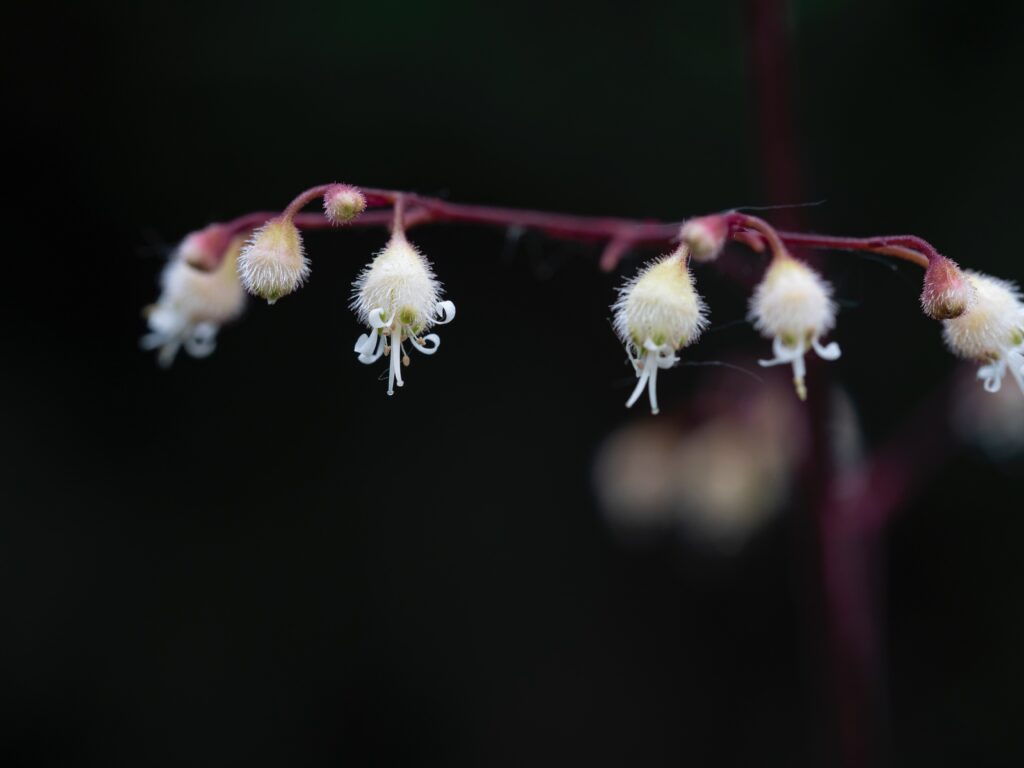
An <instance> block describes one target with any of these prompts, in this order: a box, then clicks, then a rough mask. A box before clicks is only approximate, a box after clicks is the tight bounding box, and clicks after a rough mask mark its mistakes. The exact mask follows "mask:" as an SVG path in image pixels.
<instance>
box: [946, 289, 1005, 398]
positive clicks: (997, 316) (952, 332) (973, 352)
mask: <svg viewBox="0 0 1024 768" xmlns="http://www.w3.org/2000/svg"><path fill="white" fill-rule="evenodd" d="M966 275H967V279H968V280H969V281H970V282H971V284H972V285H973V286H974V289H975V299H974V302H973V304H972V305H971V307H970V308H969V309H968V310H967V311H966V312H964V313H963V314H962V315H960V316H959V317H955V318H953V319H951V320H944V321H943V322H942V326H943V337H944V338H945V340H946V345H947V346H948V347H949V349H950V350H951V351H952V352H953V353H954V354H955V355H958V356H959V357H963V358H966V359H968V360H977V361H979V362H982V363H984V365H982V366H981V368H979V369H978V378H979V379H982V380H983V381H984V382H985V390H986V391H988V392H998V391H999V389H1000V387H1002V385H1003V377H1004V376H1006V373H1007V371H1009V373H1010V375H1011V376H1013V378H1014V379H1015V380H1016V382H1017V385H1018V386H1019V387H1020V389H1021V392H1024V303H1022V302H1021V294H1020V290H1019V289H1018V288H1017V286H1016V285H1014V284H1013V283H1010V282H1007V281H1006V280H1000V279H998V278H995V277H990V276H989V275H985V274H982V273H981V272H972V271H967V272H966Z"/></svg>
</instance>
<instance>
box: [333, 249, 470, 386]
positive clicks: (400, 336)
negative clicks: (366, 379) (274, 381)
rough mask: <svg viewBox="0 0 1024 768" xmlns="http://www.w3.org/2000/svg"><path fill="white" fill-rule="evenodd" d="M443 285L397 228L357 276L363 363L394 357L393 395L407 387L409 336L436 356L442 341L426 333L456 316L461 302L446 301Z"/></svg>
mask: <svg viewBox="0 0 1024 768" xmlns="http://www.w3.org/2000/svg"><path fill="white" fill-rule="evenodd" d="M440 295H441V284H440V283H439V282H438V280H437V278H436V277H435V276H434V271H433V270H432V269H431V267H430V262H428V261H427V260H426V259H425V258H424V257H423V255H422V254H421V253H420V252H419V251H417V250H416V248H415V247H414V246H413V245H412V244H411V243H410V242H409V241H408V240H406V239H405V235H404V234H403V233H401V232H396V233H395V234H393V235H392V236H391V240H389V241H388V244H387V245H386V246H385V247H384V250H382V251H381V252H380V253H378V254H377V256H376V257H374V259H373V261H372V262H371V263H370V265H369V266H368V267H366V269H364V270H363V272H362V273H361V274H360V275H359V277H358V278H356V281H355V283H354V285H353V292H352V305H351V306H352V310H353V311H354V312H355V313H356V315H358V317H359V320H360V321H361V322H363V323H365V324H366V326H367V327H368V328H369V333H364V334H362V335H361V336H360V337H359V338H358V339H357V340H356V345H355V352H357V353H358V355H359V362H361V363H364V364H366V365H370V364H371V363H375V362H376V361H377V360H379V359H380V358H381V356H385V355H386V356H389V357H390V364H389V369H388V394H389V395H393V394H394V393H395V384H396V383H397V384H398V386H400V387H401V386H402V385H403V384H404V383H405V382H403V381H402V365H406V366H407V365H409V356H408V355H407V354H406V352H405V342H406V341H408V342H409V344H410V345H412V346H413V347H414V348H415V349H416V350H418V351H420V352H422V353H423V354H425V355H432V354H434V353H435V352H436V351H437V348H438V347H439V346H440V344H441V339H440V337H439V336H438V335H437V334H436V333H428V334H426V335H424V331H427V330H429V329H430V328H431V327H432V326H434V325H444V324H445V323H449V322H451V321H452V320H453V319H454V317H455V305H454V304H453V303H452V302H450V301H441V300H440Z"/></svg>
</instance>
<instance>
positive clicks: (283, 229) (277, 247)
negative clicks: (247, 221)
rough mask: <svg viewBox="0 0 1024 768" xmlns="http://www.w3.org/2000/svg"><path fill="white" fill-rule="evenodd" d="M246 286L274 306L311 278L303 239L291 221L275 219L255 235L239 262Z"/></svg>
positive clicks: (283, 218) (250, 291)
mask: <svg viewBox="0 0 1024 768" xmlns="http://www.w3.org/2000/svg"><path fill="white" fill-rule="evenodd" d="M238 273H239V275H241V277H242V285H244V286H245V290H247V291H248V292H249V293H251V294H252V295H253V296H258V297H259V298H261V299H266V300H267V303H268V304H273V303H274V302H275V301H277V300H278V299H280V298H281V297H282V296H287V295H288V294H289V293H291V292H292V291H294V290H296V289H298V288H299V287H300V286H301V285H302V283H303V282H305V280H306V278H307V277H309V259H307V258H306V254H305V251H304V249H303V246H302V235H300V234H299V230H298V229H297V228H296V226H295V224H293V223H292V220H291V219H290V218H287V217H285V216H279V217H278V218H275V219H271V220H270V221H268V222H267V223H266V224H264V225H263V226H262V227H260V228H259V229H257V230H256V231H255V232H253V233H252V238H251V239H250V240H249V242H247V243H246V244H245V248H244V249H243V250H242V255H241V256H240V257H239V259H238Z"/></svg>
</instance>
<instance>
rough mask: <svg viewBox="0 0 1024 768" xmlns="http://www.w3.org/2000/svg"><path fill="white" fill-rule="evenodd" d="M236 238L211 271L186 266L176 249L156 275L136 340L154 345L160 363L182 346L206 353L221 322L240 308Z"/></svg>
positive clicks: (193, 353) (165, 362)
mask: <svg viewBox="0 0 1024 768" xmlns="http://www.w3.org/2000/svg"><path fill="white" fill-rule="evenodd" d="M241 247H242V240H241V239H240V238H239V239H236V240H235V241H233V242H232V243H231V245H229V246H228V249H227V252H226V253H225V254H224V258H223V260H222V261H221V263H220V266H218V267H217V268H216V269H214V270H213V271H212V272H202V271H200V270H198V269H196V268H195V267H192V266H190V265H189V264H188V263H187V262H186V261H185V259H184V257H183V256H182V254H181V253H180V252H179V253H178V254H176V255H175V257H174V258H173V259H172V260H171V261H170V262H169V263H168V264H167V266H166V267H165V268H164V271H163V274H162V275H161V276H160V286H161V293H160V298H159V300H158V301H157V303H156V304H153V305H152V306H150V307H147V308H146V320H147V323H148V325H149V331H150V332H149V333H147V334H146V335H145V336H143V337H142V339H141V340H140V341H139V344H140V346H141V347H142V348H143V349H146V350H150V349H159V350H160V352H159V353H158V354H157V362H158V363H159V365H160V367H161V368H166V367H168V366H169V365H170V364H171V363H173V362H174V358H175V357H176V356H177V354H178V350H179V349H181V348H182V347H184V348H185V351H186V352H187V353H188V354H190V355H191V356H192V357H206V356H207V355H209V354H211V353H212V352H213V350H214V349H215V348H216V346H217V332H218V331H219V330H220V327H221V325H223V324H224V323H227V322H229V321H231V320H234V319H235V318H237V317H238V316H239V315H241V314H242V311H243V310H244V309H245V291H244V290H242V285H241V283H240V282H239V280H238V272H237V264H236V262H237V259H238V252H239V251H240V250H241Z"/></svg>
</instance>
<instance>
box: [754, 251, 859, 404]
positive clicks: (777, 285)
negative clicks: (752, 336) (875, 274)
mask: <svg viewBox="0 0 1024 768" xmlns="http://www.w3.org/2000/svg"><path fill="white" fill-rule="evenodd" d="M836 309H837V307H836V305H835V303H834V302H833V301H832V286H830V285H829V284H828V283H827V282H826V281H825V280H823V279H822V278H821V276H820V275H819V274H818V273H817V272H815V271H814V270H812V269H811V268H810V267H808V266H807V265H806V264H804V263H803V262H801V261H797V260H796V259H794V258H792V257H790V256H781V257H777V258H775V259H773V260H772V263H771V264H770V265H769V267H768V270H767V271H766V272H765V275H764V279H763V280H762V281H761V283H760V284H759V285H758V286H757V288H755V289H754V295H753V296H752V297H751V299H750V314H749V319H750V321H751V322H752V323H753V324H754V327H755V328H756V329H757V330H758V331H760V332H761V335H762V336H764V337H765V338H766V339H772V352H773V353H774V354H775V357H774V358H772V359H771V360H760V361H758V362H759V363H760V364H761V365H762V366H770V365H780V364H783V363H789V364H791V365H792V366H793V384H794V386H795V387H796V392H797V395H798V396H799V397H800V399H801V400H806V399H807V386H806V384H805V383H804V378H805V377H806V375H807V368H806V366H805V364H804V355H806V354H807V352H809V351H810V350H811V349H813V350H814V351H815V352H816V353H817V354H818V357H820V358H822V359H823V360H836V359H838V357H839V354H840V352H839V345H838V344H836V343H835V342H834V341H833V342H832V343H831V344H828V345H827V346H823V345H822V344H821V337H822V336H824V335H825V334H826V333H828V332H829V331H830V330H832V328H833V327H834V326H835V324H836Z"/></svg>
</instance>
